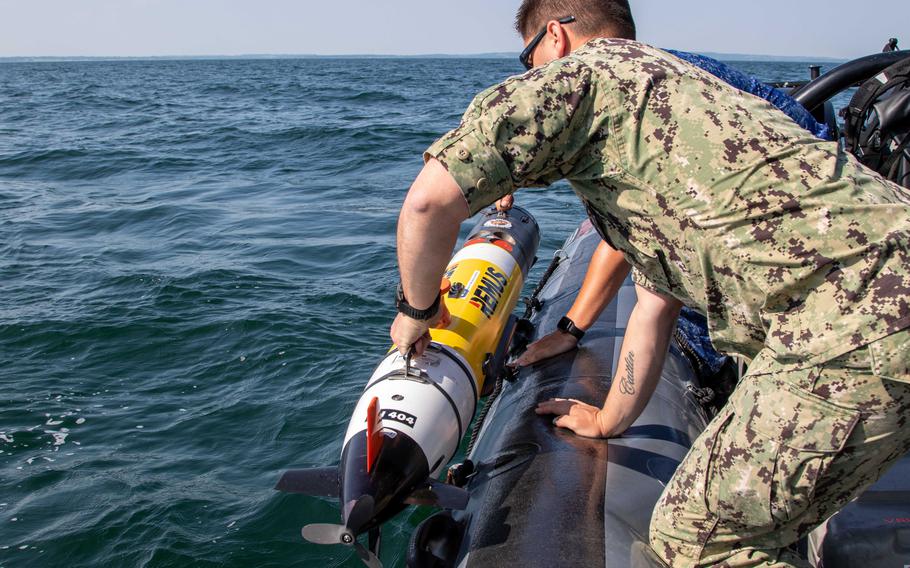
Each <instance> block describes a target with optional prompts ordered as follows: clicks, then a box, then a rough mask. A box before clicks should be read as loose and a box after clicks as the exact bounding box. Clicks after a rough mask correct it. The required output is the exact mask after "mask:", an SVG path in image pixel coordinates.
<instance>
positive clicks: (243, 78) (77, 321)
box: [0, 58, 808, 568]
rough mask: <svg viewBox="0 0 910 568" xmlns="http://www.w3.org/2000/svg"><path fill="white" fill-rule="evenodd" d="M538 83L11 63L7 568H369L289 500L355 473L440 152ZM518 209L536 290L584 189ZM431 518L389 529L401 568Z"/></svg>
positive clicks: (4, 91)
mask: <svg viewBox="0 0 910 568" xmlns="http://www.w3.org/2000/svg"><path fill="white" fill-rule="evenodd" d="M735 65H737V66H740V67H741V68H742V69H743V70H745V71H747V72H752V73H755V74H757V75H759V76H760V77H762V78H763V79H766V80H772V79H774V80H781V79H803V78H805V77H806V75H807V66H808V63H805V64H802V63H785V64H781V63H745V64H742V63H736V64H735ZM520 71H521V69H520V67H519V64H518V62H517V61H513V60H511V59H489V60H485V59H417V58H415V59H265V60H263V59H259V60H173V61H171V60H153V61H125V60H121V61H69V62H6V63H0V567H2V568H12V567H20V566H21V567H45V566H48V567H55V566H61V567H62V566H66V567H68V568H76V567H89V566H112V567H113V566H116V567H120V566H149V567H152V566H154V567H163V566H174V567H176V566H185V567H204V566H230V567H251V566H258V567H270V566H275V567H278V566H281V567H284V566H301V567H305V566H322V567H330V566H352V567H354V566H359V565H360V561H359V560H358V559H357V557H356V556H354V555H353V554H352V551H351V550H350V549H349V548H346V547H343V546H317V545H313V544H309V543H306V542H304V541H303V540H302V539H301V537H300V527H301V526H302V525H304V524H306V523H311V522H333V523H334V522H338V520H339V513H338V510H337V505H336V503H334V502H332V500H329V499H316V498H310V497H305V496H299V495H286V494H281V493H277V492H275V491H274V490H273V489H272V487H273V485H274V484H275V482H276V481H277V479H278V477H279V475H280V473H281V472H282V470H284V469H286V468H291V467H312V466H323V465H333V464H336V463H337V462H338V459H339V454H340V451H341V447H340V444H341V441H342V437H343V434H344V430H345V427H346V424H347V422H348V420H349V418H350V412H351V410H352V408H353V405H354V403H355V401H356V400H357V398H358V397H359V394H360V392H361V390H362V388H363V386H364V385H365V383H366V381H367V379H368V378H369V376H370V374H371V371H372V369H373V367H374V366H375V364H376V363H377V362H378V360H379V359H380V357H381V356H382V354H383V353H384V352H385V351H386V350H387V349H388V346H389V343H390V342H389V338H388V326H389V324H390V322H391V320H392V318H393V316H394V314H395V309H394V305H393V297H394V287H395V283H396V282H397V272H396V261H395V226H396V218H397V213H398V210H399V208H400V206H401V203H402V200H403V199H404V195H405V192H406V190H407V188H408V186H409V184H410V183H411V181H412V180H413V178H414V176H415V175H416V174H417V172H418V171H419V169H420V167H421V164H422V159H421V153H422V151H423V150H424V149H425V148H426V147H427V146H428V145H429V144H430V143H431V142H433V140H434V139H435V138H437V137H438V136H440V135H441V134H442V133H443V132H445V131H446V130H448V129H450V128H453V127H454V126H456V125H457V123H458V121H459V118H460V117H461V114H462V113H463V111H464V109H465V107H466V106H467V104H468V103H469V101H470V100H471V98H472V97H473V95H474V94H475V93H476V92H478V91H480V90H481V89H483V88H485V87H487V86H489V85H491V84H494V83H496V82H498V81H500V80H502V79H504V78H505V77H507V76H509V75H512V74H516V73H518V72H520ZM517 201H518V203H519V204H520V205H522V206H524V207H527V208H528V209H529V210H530V211H531V212H532V213H533V214H534V215H535V216H536V218H537V220H538V221H539V223H540V225H541V231H542V236H543V240H542V243H541V248H540V252H539V255H540V257H541V261H540V262H538V264H537V265H536V267H535V268H534V270H533V272H532V275H531V278H530V282H531V283H532V285H533V283H534V282H535V281H536V280H537V278H539V276H540V274H541V273H542V272H543V270H544V268H545V267H546V265H547V264H548V262H549V259H550V258H551V257H552V255H553V254H554V251H555V250H556V249H558V247H559V245H560V244H561V243H562V241H563V240H564V239H565V238H566V236H567V235H568V234H569V233H570V232H571V231H572V230H573V229H574V228H575V227H576V226H577V224H578V223H579V221H580V220H582V218H583V210H582V208H581V206H580V205H579V203H578V202H577V199H576V198H575V197H574V195H573V194H572V192H571V190H570V189H569V188H568V186H567V185H565V184H557V185H556V186H554V187H551V188H548V189H533V190H524V191H522V192H520V193H519V194H518V196H517ZM469 226H470V223H466V224H465V227H464V228H465V229H466V228H468V227H469ZM429 514H430V512H429V511H427V510H417V509H414V508H410V509H408V510H407V511H405V512H404V513H402V514H401V515H400V516H398V517H397V518H396V519H394V520H393V521H392V522H390V523H389V524H388V525H387V526H386V527H385V530H384V542H383V552H382V558H383V560H384V562H385V563H386V565H387V566H391V567H394V566H402V565H404V554H405V548H406V545H407V541H408V539H409V537H410V534H411V532H412V531H413V529H414V528H415V527H416V525H417V524H418V523H419V522H420V521H421V520H422V519H424V518H426V517H427V516H428V515H429Z"/></svg>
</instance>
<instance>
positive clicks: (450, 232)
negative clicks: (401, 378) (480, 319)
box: [390, 159, 469, 354]
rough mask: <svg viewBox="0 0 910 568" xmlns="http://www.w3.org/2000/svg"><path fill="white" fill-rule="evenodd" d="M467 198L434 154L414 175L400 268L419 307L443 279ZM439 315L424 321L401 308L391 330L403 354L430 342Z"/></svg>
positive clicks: (403, 220) (408, 295) (401, 223)
mask: <svg viewBox="0 0 910 568" xmlns="http://www.w3.org/2000/svg"><path fill="white" fill-rule="evenodd" d="M468 213H469V211H468V204H467V202H466V201H465V199H464V197H463V196H462V193H461V189H460V188H459V187H458V184H457V183H455V180H454V179H452V176H451V175H450V174H449V172H448V170H446V169H445V167H444V166H443V165H442V164H440V163H439V162H438V161H437V160H435V159H430V160H429V161H427V163H426V165H424V167H423V169H422V170H421V172H420V174H419V175H418V176H417V179H416V180H414V183H413V185H411V189H410V190H409V191H408V196H407V198H405V201H404V205H402V207H401V214H400V215H399V217H398V269H399V271H400V272H401V285H402V288H403V290H404V297H405V299H406V300H407V301H408V303H409V304H410V305H411V306H413V307H415V308H418V309H424V308H427V307H429V306H430V305H432V304H433V302H434V301H435V300H436V295H437V294H438V293H439V282H440V280H441V279H442V274H443V272H444V271H445V268H446V264H448V262H449V259H450V258H451V255H452V249H453V248H455V242H456V241H457V239H458V228H459V226H460V224H461V222H462V221H464V220H465V219H467V218H468ZM433 322H434V320H430V321H420V320H415V319H412V318H409V317H407V316H404V315H402V314H398V316H397V317H396V318H395V321H394V322H393V323H392V329H391V331H390V336H391V337H392V341H393V342H394V343H395V345H397V346H398V350H399V351H400V352H401V353H402V354H404V353H406V352H407V350H408V348H409V347H410V346H411V345H412V344H413V345H414V347H415V350H416V351H417V353H418V354H420V353H422V352H423V350H424V349H425V348H426V345H427V344H428V343H429V334H428V329H429V327H430V325H431V324H432V323H433Z"/></svg>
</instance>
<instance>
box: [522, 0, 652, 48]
mask: <svg viewBox="0 0 910 568" xmlns="http://www.w3.org/2000/svg"><path fill="white" fill-rule="evenodd" d="M566 16H575V20H576V21H575V23H573V24H572V25H573V26H577V27H576V28H575V29H576V30H577V32H578V34H579V35H582V36H593V35H597V34H604V35H608V36H609V37H618V38H623V39H635V20H633V19H632V9H631V8H630V7H629V0H524V2H522V3H521V7H520V8H518V14H516V16H515V29H516V30H517V31H518V33H519V34H521V37H523V38H527V37H529V36H532V35H534V34H536V33H537V32H538V31H540V28H542V27H543V26H544V25H546V23H547V22H549V21H550V20H558V19H559V18H565V17H566Z"/></svg>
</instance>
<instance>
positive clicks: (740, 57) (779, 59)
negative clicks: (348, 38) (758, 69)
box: [0, 52, 847, 63]
mask: <svg viewBox="0 0 910 568" xmlns="http://www.w3.org/2000/svg"><path fill="white" fill-rule="evenodd" d="M701 55H705V56H708V57H712V58H714V59H718V60H721V61H750V62H761V63H808V62H813V63H843V62H845V61H847V60H846V59H837V58H833V57H812V56H808V55H795V56H783V55H751V54H745V53H712V52H703V53H701ZM516 57H518V54H517V53H472V54H461V55H454V54H444V53H438V54H426V55H387V54H386V55H370V54H347V55H318V54H308V53H307V54H293V55H292V54H245V55H148V56H125V57H121V56H105V55H99V56H53V55H51V56H36V57H28V56H20V57H0V63H61V62H78V61H242V60H281V59H512V58H516Z"/></svg>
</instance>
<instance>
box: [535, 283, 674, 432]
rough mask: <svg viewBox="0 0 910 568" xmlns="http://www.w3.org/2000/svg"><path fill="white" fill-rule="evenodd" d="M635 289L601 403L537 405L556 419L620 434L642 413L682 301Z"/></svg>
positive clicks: (559, 423)
mask: <svg viewBox="0 0 910 568" xmlns="http://www.w3.org/2000/svg"><path fill="white" fill-rule="evenodd" d="M635 290H636V292H637V294H638V303H637V304H636V305H635V308H634V309H633V310H632V314H631V316H629V325H628V327H627V328H626V335H625V338H624V339H623V344H622V349H621V350H620V355H619V357H620V360H619V366H618V367H617V370H616V376H615V377H614V378H613V384H612V385H611V386H610V393H609V394H608V395H607V400H606V402H604V406H603V408H601V409H598V408H597V407H595V406H591V405H589V404H585V403H583V402H580V401H577V400H566V399H552V400H548V401H545V402H542V403H540V404H539V405H538V406H537V408H536V412H537V413H538V414H556V415H557V418H556V419H555V420H554V424H556V425H557V426H559V427H561V428H568V429H570V430H572V431H574V432H575V433H576V434H578V435H580V436H586V437H591V438H610V437H614V436H619V435H620V434H622V433H623V432H625V431H626V429H627V428H628V427H629V426H631V425H632V423H633V422H635V420H636V419H637V418H638V417H639V416H640V415H641V412H642V410H644V408H645V406H646V405H647V404H648V401H649V400H650V398H651V395H652V394H653V393H654V389H655V388H656V387H657V382H658V380H659V379H660V372H661V370H662V369H663V364H664V359H665V358H666V355H667V349H668V347H669V344H670V334H671V332H672V331H673V324H674V323H675V321H676V318H677V316H678V315H679V311H680V310H681V309H682V304H681V303H680V302H679V301H678V300H676V299H674V298H670V297H668V296H662V295H660V294H656V293H654V292H651V291H649V290H646V289H644V288H642V287H640V286H636V287H635Z"/></svg>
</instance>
